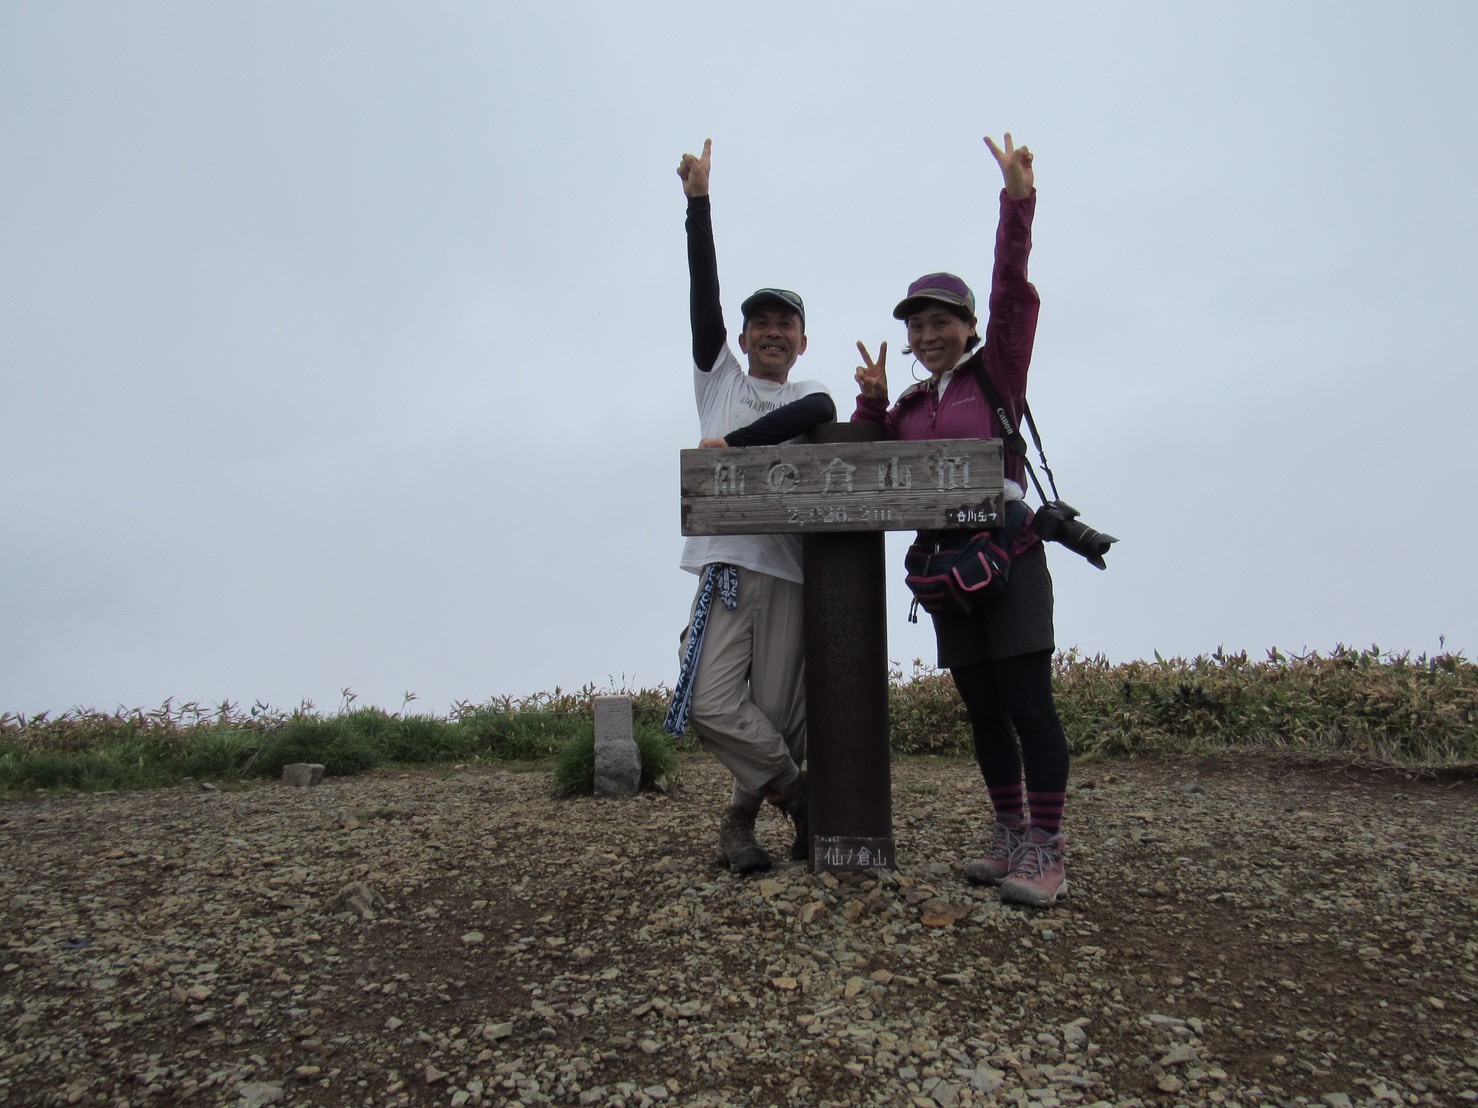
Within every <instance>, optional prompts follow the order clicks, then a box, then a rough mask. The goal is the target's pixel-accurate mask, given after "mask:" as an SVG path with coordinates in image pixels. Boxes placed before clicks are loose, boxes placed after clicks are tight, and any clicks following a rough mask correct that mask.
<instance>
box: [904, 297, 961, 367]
mask: <svg viewBox="0 0 1478 1108" xmlns="http://www.w3.org/2000/svg"><path fill="white" fill-rule="evenodd" d="M974 333H975V322H974V320H965V319H961V318H960V317H959V316H957V315H955V313H954V312H952V311H950V310H949V309H948V308H942V307H941V308H925V309H924V310H923V311H921V312H915V313H914V314H913V315H911V316H909V317H908V345H909V349H911V350H912V351H913V353H914V357H916V358H918V360H919V361H921V362H923V363H924V368H925V369H927V370H928V371H929V373H930V375H931V376H934V377H938V376H939V375H940V374H941V373H944V372H945V371H946V370H950V369H953V368H954V366H955V363H956V362H958V361H959V360H960V356H961V355H962V354H964V353H965V343H967V342H968V341H969V340H970V336H971V335H973V334H974Z"/></svg>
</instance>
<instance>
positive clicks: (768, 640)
mask: <svg viewBox="0 0 1478 1108" xmlns="http://www.w3.org/2000/svg"><path fill="white" fill-rule="evenodd" d="M700 588H701V586H700ZM693 606H694V609H695V610H696V608H697V597H696V596H695V597H694V601H693ZM688 626H689V627H690V628H691V627H692V616H691V613H690V614H689V623H688ZM686 646H687V635H686V633H685V634H684V635H683V641H682V644H681V646H680V647H679V650H678V658H679V660H680V659H681V658H682V650H683V649H684V648H686ZM688 722H689V724H690V725H691V726H692V728H693V732H694V734H696V735H697V736H698V738H699V740H700V741H701V742H702V743H703V745H704V747H705V748H706V749H708V750H710V751H712V752H713V754H714V756H715V757H717V758H718V760H719V762H721V763H722V764H723V766H724V768H726V769H727V770H728V771H729V772H730V773H732V774H733V775H734V781H735V782H736V783H737V784H738V786H739V787H740V788H741V789H743V790H744V791H745V792H748V793H763V792H764V790H765V786H766V785H767V784H769V783H770V782H771V781H773V780H775V779H776V778H777V777H783V776H786V775H788V773H789V771H790V769H791V768H792V767H793V766H794V767H799V766H800V764H801V762H802V761H803V760H804V759H805V757H806V698H805V643H804V638H803V636H802V633H801V586H800V585H798V584H796V583H795V582H794V581H786V580H784V579H782V578H779V577H771V576H770V575H769V574H767V573H756V572H754V571H753V570H749V569H744V568H742V567H741V568H740V569H739V606H738V607H737V608H735V609H734V610H733V611H732V612H731V611H729V610H728V609H727V608H725V607H724V606H723V603H722V602H721V601H720V600H719V599H718V597H717V596H715V597H714V600H713V607H712V608H711V609H710V611H709V613H708V628H707V630H706V631H705V632H704V633H703V651H702V654H701V655H700V656H699V659H698V673H697V677H696V678H695V679H694V684H693V707H692V713H691V714H690V715H689V717H688Z"/></svg>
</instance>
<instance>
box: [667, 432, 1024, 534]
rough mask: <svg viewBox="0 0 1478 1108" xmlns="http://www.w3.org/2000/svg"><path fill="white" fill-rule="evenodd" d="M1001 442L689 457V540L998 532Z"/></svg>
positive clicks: (757, 450) (806, 446)
mask: <svg viewBox="0 0 1478 1108" xmlns="http://www.w3.org/2000/svg"><path fill="white" fill-rule="evenodd" d="M1002 481H1003V472H1002V451H1001V440H1000V439H922V440H918V441H914V442H834V443H796V444H790V445H784V446H745V447H721V448H717V449H710V450H684V451H683V452H682V528H683V534H684V535H758V534H771V533H775V532H810V531H914V530H942V529H957V528H970V529H973V530H983V529H986V528H990V527H997V526H1000V523H1001V504H1002V501H1001V485H1002Z"/></svg>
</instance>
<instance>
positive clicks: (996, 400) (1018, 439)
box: [975, 358, 1062, 504]
mask: <svg viewBox="0 0 1478 1108" xmlns="http://www.w3.org/2000/svg"><path fill="white" fill-rule="evenodd" d="M975 379H976V380H977V381H978V382H979V383H980V390H981V391H982V392H983V393H985V399H986V402H987V403H988V404H990V408H991V411H992V412H994V413H995V417H996V422H997V423H999V424H1000V425H1001V432H1002V434H1003V436H1004V437H1005V441H1006V449H1007V450H1009V451H1011V453H1013V454H1015V455H1017V456H1018V457H1019V458H1020V459H1021V463H1022V465H1024V466H1026V472H1027V475H1028V476H1029V477H1031V479H1032V484H1033V485H1035V486H1036V489H1037V495H1038V496H1040V497H1041V498H1042V503H1043V504H1046V503H1047V502H1048V501H1049V499H1050V500H1061V499H1062V497H1061V496H1059V495H1058V492H1057V482H1056V480H1054V479H1053V477H1052V467H1051V466H1049V465H1048V464H1047V453H1046V451H1045V450H1043V449H1042V436H1041V434H1040V433H1038V431H1037V421H1036V420H1035V419H1033V418H1032V406H1031V405H1030V404H1028V403H1027V402H1026V397H1024V396H1023V397H1022V398H1021V407H1022V411H1023V413H1024V414H1025V416H1026V426H1027V430H1029V431H1030V432H1031V435H1032V442H1033V443H1035V444H1036V447H1037V457H1038V458H1040V459H1041V461H1042V472H1043V473H1045V474H1046V475H1047V484H1049V485H1051V486H1052V496H1051V497H1050V498H1049V497H1048V496H1047V494H1046V493H1045V492H1044V491H1043V490H1042V482H1041V481H1039V480H1037V471H1036V470H1035V469H1033V468H1032V463H1031V459H1030V458H1028V457H1027V456H1026V453H1027V451H1026V440H1025V439H1024V438H1022V436H1021V429H1020V428H1019V427H1018V426H1017V425H1016V421H1015V420H1013V419H1012V418H1011V410H1010V409H1009V408H1007V407H1006V402H1005V401H1004V400H1002V399H1001V394H1000V393H999V392H997V391H996V387H995V385H993V384H991V380H990V377H989V376H988V375H987V374H986V372H985V359H984V358H977V359H976V360H975Z"/></svg>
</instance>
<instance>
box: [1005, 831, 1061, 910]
mask: <svg viewBox="0 0 1478 1108" xmlns="http://www.w3.org/2000/svg"><path fill="white" fill-rule="evenodd" d="M1062 856H1063V841H1062V835H1061V834H1057V835H1048V834H1047V833H1046V832H1045V831H1042V830H1041V829H1040V828H1036V827H1034V828H1032V829H1031V830H1030V831H1028V832H1027V834H1026V836H1025V837H1024V838H1023V839H1022V840H1021V845H1020V846H1019V847H1018V848H1017V850H1016V857H1015V858H1014V859H1013V861H1012V864H1011V874H1010V876H1009V877H1007V878H1006V880H1004V881H1002V882H1001V900H1003V901H1007V902H1010V903H1015V904H1030V905H1031V906H1032V907H1034V908H1050V907H1051V906H1052V905H1053V904H1056V903H1057V900H1058V898H1059V897H1063V896H1066V895H1067V870H1066V868H1065V867H1064V866H1063V861H1062Z"/></svg>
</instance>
